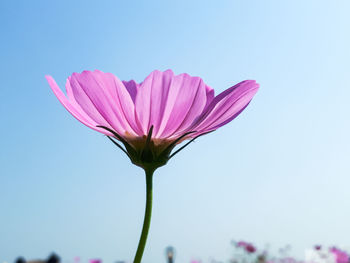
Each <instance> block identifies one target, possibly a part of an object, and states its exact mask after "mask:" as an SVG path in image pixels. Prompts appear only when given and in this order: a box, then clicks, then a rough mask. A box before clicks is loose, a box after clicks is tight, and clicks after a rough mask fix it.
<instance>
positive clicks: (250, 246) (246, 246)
mask: <svg viewBox="0 0 350 263" xmlns="http://www.w3.org/2000/svg"><path fill="white" fill-rule="evenodd" d="M236 247H241V248H243V249H244V250H245V251H246V252H247V253H249V254H250V253H254V252H255V251H256V247H255V246H254V245H253V244H251V243H247V242H245V241H239V242H237V243H236Z"/></svg>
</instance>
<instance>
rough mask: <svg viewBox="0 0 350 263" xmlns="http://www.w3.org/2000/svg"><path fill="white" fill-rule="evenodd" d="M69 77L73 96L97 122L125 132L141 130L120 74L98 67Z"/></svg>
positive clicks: (122, 133) (119, 131) (68, 87)
mask: <svg viewBox="0 0 350 263" xmlns="http://www.w3.org/2000/svg"><path fill="white" fill-rule="evenodd" d="M68 80H69V84H68V85H67V86H66V87H67V94H68V97H69V99H71V100H72V101H74V102H75V103H76V105H77V107H78V106H79V107H80V109H81V110H82V111H84V112H85V113H86V114H87V115H88V116H89V117H90V118H91V119H92V120H94V121H95V122H96V123H98V124H99V125H103V126H107V127H110V128H112V129H113V130H114V131H116V132H117V133H119V134H121V135H124V134H125V133H128V134H131V135H137V134H139V133H140V129H139V127H138V125H137V124H136V120H135V115H134V103H133V101H132V99H131V97H130V94H129V92H128V91H127V90H126V88H125V87H124V85H123V83H122V82H121V81H120V80H119V79H118V78H117V77H116V76H114V75H113V74H111V73H104V72H101V71H98V70H96V71H93V72H92V71H84V72H82V73H81V74H79V73H73V75H72V76H71V77H69V78H68Z"/></svg>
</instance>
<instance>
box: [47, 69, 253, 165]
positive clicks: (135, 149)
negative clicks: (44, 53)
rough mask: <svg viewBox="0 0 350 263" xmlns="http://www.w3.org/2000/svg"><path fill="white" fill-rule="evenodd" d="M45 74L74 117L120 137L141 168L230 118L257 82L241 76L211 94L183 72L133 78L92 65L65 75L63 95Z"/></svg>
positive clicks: (160, 161)
mask: <svg viewBox="0 0 350 263" xmlns="http://www.w3.org/2000/svg"><path fill="white" fill-rule="evenodd" d="M46 78H47V81H48V82H49V84H50V86H51V88H52V90H53V92H54V93H55V95H56V96H57V98H58V99H59V100H60V102H61V103H62V104H63V106H64V107H65V108H66V109H67V110H68V111H69V112H70V113H71V114H72V115H73V116H74V117H75V118H77V119H78V120H79V121H80V122H82V123H83V124H85V125H86V126H88V127H90V128H91V129H94V130H96V131H98V132H101V133H103V134H105V135H107V136H108V137H109V138H110V139H111V140H113V139H116V140H119V141H121V142H122V143H123V144H124V146H125V148H126V149H125V150H124V151H125V152H126V153H127V155H128V156H129V158H130V159H131V161H132V162H133V163H134V164H136V165H138V166H141V167H143V168H146V167H147V166H148V165H149V163H153V165H155V166H156V167H155V168H157V167H159V166H162V165H164V164H166V162H167V161H168V160H169V159H170V158H171V157H172V156H173V155H174V154H175V153H177V151H176V152H175V153H173V154H172V155H170V153H171V151H172V150H173V148H174V147H175V146H176V145H177V144H179V143H181V142H182V141H184V140H186V139H195V138H197V137H198V136H200V135H203V134H206V133H208V132H211V131H214V130H216V129H218V128H219V127H221V126H223V125H225V124H226V123H228V122H230V121H232V120H233V119H234V118H236V117H237V116H238V115H239V114H240V113H241V112H242V111H243V110H244V109H245V107H247V106H248V104H249V102H250V101H251V99H252V98H253V96H254V95H255V93H256V92H257V90H258V87H259V85H258V84H257V83H256V82H255V81H253V80H246V81H242V82H240V83H238V84H236V85H235V86H233V87H231V88H229V89H227V90H225V91H224V92H222V93H220V94H219V95H217V96H215V97H214V90H213V89H212V88H210V87H209V86H208V85H206V84H205V83H204V82H203V80H202V79H201V78H199V77H192V76H190V75H188V74H185V73H184V74H180V75H174V73H173V72H172V71H171V70H167V71H164V72H161V71H158V70H155V71H153V72H152V73H151V74H150V75H149V76H148V77H147V78H146V79H145V80H144V81H143V82H141V83H137V82H135V81H134V80H130V81H120V80H119V79H118V78H117V77H116V76H114V75H113V74H111V73H104V72H102V71H99V70H95V71H84V72H82V73H73V75H72V76H70V77H68V79H67V82H66V91H67V95H65V94H64V93H63V92H62V91H61V90H60V89H59V87H58V85H57V84H56V82H55V81H54V79H53V78H52V77H51V76H46ZM113 141H114V143H116V144H117V142H116V141H115V140H113ZM118 147H121V146H120V145H118Z"/></svg>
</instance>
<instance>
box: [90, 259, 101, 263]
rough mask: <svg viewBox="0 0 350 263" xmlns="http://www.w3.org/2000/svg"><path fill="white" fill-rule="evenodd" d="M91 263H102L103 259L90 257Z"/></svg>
mask: <svg viewBox="0 0 350 263" xmlns="http://www.w3.org/2000/svg"><path fill="white" fill-rule="evenodd" d="M89 263H102V260H101V259H90V260H89Z"/></svg>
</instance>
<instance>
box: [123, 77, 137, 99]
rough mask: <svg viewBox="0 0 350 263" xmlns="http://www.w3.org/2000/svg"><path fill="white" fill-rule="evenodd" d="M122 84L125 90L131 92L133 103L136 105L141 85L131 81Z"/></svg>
mask: <svg viewBox="0 0 350 263" xmlns="http://www.w3.org/2000/svg"><path fill="white" fill-rule="evenodd" d="M122 82H123V84H124V86H125V88H126V89H127V91H128V92H129V94H130V96H131V99H132V101H133V102H134V103H135V99H136V94H137V90H138V88H139V87H140V84H138V83H137V82H136V81H135V80H129V81H125V80H123V81H122Z"/></svg>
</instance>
